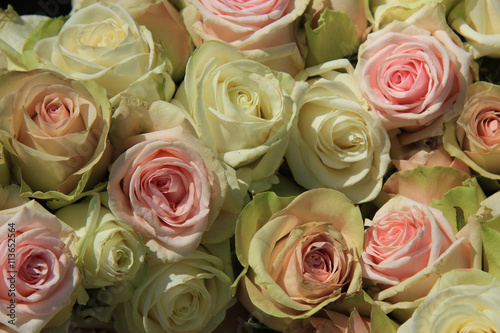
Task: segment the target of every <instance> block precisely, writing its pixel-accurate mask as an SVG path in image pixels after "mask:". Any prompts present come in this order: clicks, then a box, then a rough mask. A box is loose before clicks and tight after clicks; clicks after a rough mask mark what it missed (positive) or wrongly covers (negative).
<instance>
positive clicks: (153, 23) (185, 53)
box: [72, 0, 193, 82]
mask: <svg viewBox="0 0 500 333" xmlns="http://www.w3.org/2000/svg"><path fill="white" fill-rule="evenodd" d="M96 2H114V3H117V4H119V5H121V6H122V7H124V8H125V9H126V10H127V11H128V12H129V14H130V15H131V16H132V17H133V18H134V20H135V21H136V22H137V23H138V24H139V25H143V26H145V27H146V28H147V29H148V30H149V31H151V34H152V36H153V40H154V41H155V42H157V43H159V44H160V45H161V46H162V49H163V52H164V53H165V55H166V56H167V58H168V60H170V62H171V63H172V73H171V75H172V79H173V80H174V81H176V82H179V81H181V80H182V79H183V78H184V70H185V68H186V62H187V60H188V58H189V56H190V55H191V53H192V52H193V45H192V42H191V40H190V37H189V34H188V32H187V31H186V28H185V27H184V23H183V21H182V16H181V15H180V14H179V12H178V11H177V9H175V8H174V6H173V5H172V4H171V3H170V2H169V1H167V0H163V1H162V0H73V1H72V8H73V9H72V12H74V11H76V10H79V9H81V8H83V7H86V6H89V5H91V4H93V3H96Z"/></svg>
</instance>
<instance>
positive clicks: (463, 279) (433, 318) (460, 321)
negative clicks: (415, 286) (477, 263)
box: [398, 269, 500, 333]
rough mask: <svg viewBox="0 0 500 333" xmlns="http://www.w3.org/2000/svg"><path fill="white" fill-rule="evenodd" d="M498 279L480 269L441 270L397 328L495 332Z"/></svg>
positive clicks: (499, 304)
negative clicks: (439, 276) (418, 304)
mask: <svg viewBox="0 0 500 333" xmlns="http://www.w3.org/2000/svg"><path fill="white" fill-rule="evenodd" d="M499 292H500V282H499V280H498V279H496V278H494V277H493V276H491V275H489V274H488V273H486V272H483V271H481V270H477V269H474V270H464V271H461V270H457V271H451V272H449V273H446V274H444V275H443V276H442V277H441V278H440V279H439V281H438V282H437V283H436V284H435V286H434V287H433V288H432V291H431V292H430V293H429V295H428V296H427V297H426V298H425V300H424V302H423V303H422V304H421V305H420V306H419V307H418V308H417V310H416V311H415V313H414V314H413V316H412V317H411V318H410V319H409V320H408V321H407V322H405V323H404V324H403V325H401V327H400V328H399V330H398V332H401V333H410V332H459V331H462V332H497V331H498V330H500V323H499V322H498V313H499V311H500V302H499V299H498V297H497V295H498V293H499Z"/></svg>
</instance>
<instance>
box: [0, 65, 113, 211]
mask: <svg viewBox="0 0 500 333" xmlns="http://www.w3.org/2000/svg"><path fill="white" fill-rule="evenodd" d="M0 105H1V106H0V141H2V143H3V145H4V147H3V149H4V151H5V153H6V157H7V159H8V160H9V161H10V166H11V171H12V173H13V174H14V175H15V176H16V178H17V179H16V180H17V181H18V182H19V184H22V187H23V191H24V192H28V191H30V192H32V193H29V194H30V195H33V196H36V197H38V198H40V199H53V198H55V199H60V200H61V201H62V202H66V203H67V202H70V201H73V200H76V199H78V198H80V197H81V195H82V193H85V191H88V190H91V189H92V188H93V187H94V186H95V185H96V184H98V183H99V182H101V181H102V180H103V179H104V178H105V176H106V173H107V166H108V163H109V161H110V159H111V145H110V144H109V142H108V140H107V138H108V131H109V125H110V121H111V108H110V104H109V101H108V99H107V97H106V91H105V90H104V88H102V87H100V86H98V85H96V84H95V83H93V82H91V81H77V80H72V79H68V78H66V77H64V76H63V75H61V74H59V73H56V72H53V71H49V70H32V71H25V72H22V71H19V72H18V71H12V72H8V73H5V74H4V75H2V77H1V78H0ZM33 192H34V193H33ZM40 192H45V193H40Z"/></svg>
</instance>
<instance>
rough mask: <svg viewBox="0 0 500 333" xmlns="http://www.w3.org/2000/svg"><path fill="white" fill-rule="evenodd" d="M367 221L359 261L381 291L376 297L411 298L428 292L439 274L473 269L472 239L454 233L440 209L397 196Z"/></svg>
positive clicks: (420, 296)
mask: <svg viewBox="0 0 500 333" xmlns="http://www.w3.org/2000/svg"><path fill="white" fill-rule="evenodd" d="M365 224H366V226H368V228H367V229H366V231H365V240H364V249H363V252H362V255H361V259H362V260H361V265H362V268H363V277H364V278H366V279H368V280H370V281H371V282H372V283H374V284H376V285H377V286H378V287H379V288H380V290H382V291H381V292H380V293H378V294H376V295H375V296H374V299H375V300H384V299H389V300H388V301H389V302H391V303H393V304H395V303H397V302H400V301H405V302H413V301H415V300H417V299H419V298H422V297H424V296H425V295H426V294H427V293H428V292H429V290H430V289H431V287H432V285H433V284H434V282H435V281H436V278H437V276H438V274H442V273H444V272H447V271H449V270H451V269H456V268H470V267H472V264H473V259H472V258H473V255H472V249H471V245H470V241H469V238H468V237H467V235H466V234H465V235H463V236H462V234H460V235H457V236H455V234H454V232H453V229H452V226H451V225H450V222H449V221H448V220H447V219H446V218H445V216H444V215H443V213H442V212H441V211H440V210H438V209H435V208H432V207H430V206H427V205H425V204H422V203H419V202H417V201H413V200H411V199H408V198H406V197H403V196H396V197H394V198H392V199H390V200H389V201H388V202H387V203H385V204H384V205H383V206H382V207H381V208H380V209H379V210H378V211H377V212H376V213H375V215H374V217H373V219H372V220H368V219H367V220H366V223H365ZM462 232H463V233H465V232H466V229H462ZM395 307H396V308H397V305H396V306H395ZM407 308H408V309H409V308H411V307H409V306H407Z"/></svg>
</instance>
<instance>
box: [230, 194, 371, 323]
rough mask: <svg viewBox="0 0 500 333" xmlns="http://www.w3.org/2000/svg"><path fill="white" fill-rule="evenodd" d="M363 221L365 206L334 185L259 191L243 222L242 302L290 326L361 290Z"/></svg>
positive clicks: (239, 228)
mask: <svg viewBox="0 0 500 333" xmlns="http://www.w3.org/2000/svg"><path fill="white" fill-rule="evenodd" d="M332 202H334V203H335V205H334V206H332ZM362 224H363V223H362V219H361V214H360V211H359V209H358V208H357V207H356V206H355V205H354V204H353V203H352V202H351V201H349V200H348V199H347V198H346V197H345V196H344V195H343V194H341V193H340V192H338V191H335V190H331V189H315V190H310V191H306V192H304V193H302V194H300V195H299V196H297V197H287V198H282V197H277V196H276V195H275V194H274V193H271V192H265V193H260V194H258V195H256V196H255V197H254V198H253V200H252V201H251V202H250V203H249V204H248V205H247V206H246V207H245V208H244V209H243V211H242V213H241V214H240V217H239V219H238V222H237V224H236V233H235V236H236V253H237V256H238V259H239V261H240V263H241V264H242V265H243V267H244V269H243V271H242V272H241V274H240V276H239V277H238V279H237V281H236V282H235V284H234V287H235V289H237V296H238V300H239V301H240V302H241V303H242V304H243V305H244V306H245V307H246V308H247V310H249V311H250V312H251V313H252V315H254V316H255V317H256V318H257V319H258V320H259V321H261V322H262V323H264V324H265V325H267V326H268V327H270V328H272V329H275V330H281V331H283V330H284V329H285V328H286V327H287V326H288V325H289V324H290V323H291V322H292V320H295V319H303V318H307V317H310V316H311V315H313V314H314V313H316V312H317V311H319V310H320V309H321V308H323V307H324V306H326V305H327V304H329V303H332V302H334V301H335V300H337V299H339V298H341V297H345V296H346V295H347V296H348V295H350V294H352V293H354V292H356V291H358V290H359V289H360V288H361V271H360V266H359V262H358V256H359V251H360V249H361V247H362V233H363V226H362Z"/></svg>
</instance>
